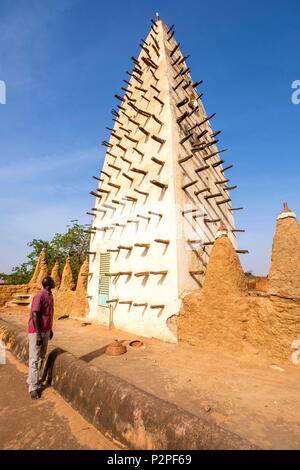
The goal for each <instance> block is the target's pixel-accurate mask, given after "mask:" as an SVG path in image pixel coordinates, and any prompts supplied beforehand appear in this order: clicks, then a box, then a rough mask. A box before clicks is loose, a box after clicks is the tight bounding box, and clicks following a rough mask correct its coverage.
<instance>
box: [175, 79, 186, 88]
mask: <svg viewBox="0 0 300 470" xmlns="http://www.w3.org/2000/svg"><path fill="white" fill-rule="evenodd" d="M183 82H184V78H182V79H181V80H180V82H178V83H177V85H176V86H175V87H173V90H174V91H176V90H177V88H178V87H180V85H181V84H182V83H183Z"/></svg>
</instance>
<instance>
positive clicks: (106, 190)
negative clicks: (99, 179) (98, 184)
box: [97, 188, 110, 194]
mask: <svg viewBox="0 0 300 470" xmlns="http://www.w3.org/2000/svg"><path fill="white" fill-rule="evenodd" d="M97 191H98V192H99V193H104V194H109V193H110V190H108V189H103V188H98V189H97Z"/></svg>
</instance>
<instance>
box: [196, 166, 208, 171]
mask: <svg viewBox="0 0 300 470" xmlns="http://www.w3.org/2000/svg"><path fill="white" fill-rule="evenodd" d="M208 168H209V165H205V166H202V167H201V168H197V169H196V170H195V172H196V173H200V172H201V171H204V170H207V169H208Z"/></svg>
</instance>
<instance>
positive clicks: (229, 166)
mask: <svg viewBox="0 0 300 470" xmlns="http://www.w3.org/2000/svg"><path fill="white" fill-rule="evenodd" d="M232 167H233V165H228V166H226V167H225V168H222V170H221V173H224V171H227V170H230V168H232Z"/></svg>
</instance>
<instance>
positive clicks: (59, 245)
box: [0, 220, 89, 284]
mask: <svg viewBox="0 0 300 470" xmlns="http://www.w3.org/2000/svg"><path fill="white" fill-rule="evenodd" d="M86 229H87V225H81V224H79V223H78V221H77V220H72V221H71V223H70V225H67V231H66V232H65V233H56V234H55V235H54V237H53V238H52V240H50V241H46V240H40V239H36V238H34V239H33V240H32V241H31V242H29V243H28V246H29V247H30V248H31V251H30V253H29V254H28V255H27V261H25V262H24V263H21V264H20V265H18V266H15V267H14V268H12V273H11V274H4V273H0V278H2V279H4V280H5V281H6V282H7V283H8V284H26V283H27V282H29V281H30V279H31V277H32V275H33V272H34V269H35V266H36V263H37V260H38V257H39V254H40V252H41V250H42V249H43V248H44V250H45V252H46V258H47V263H48V268H49V273H50V271H51V269H52V267H53V265H54V263H55V261H56V260H57V259H58V260H59V262H60V266H61V269H62V268H63V266H64V264H65V261H66V258H67V256H70V257H71V266H72V271H73V275H74V279H75V281H76V280H77V277H78V273H79V270H80V267H81V265H82V263H83V262H84V260H85V258H86V252H87V251H88V248H89V235H88V233H85V232H84V230H86Z"/></svg>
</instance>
